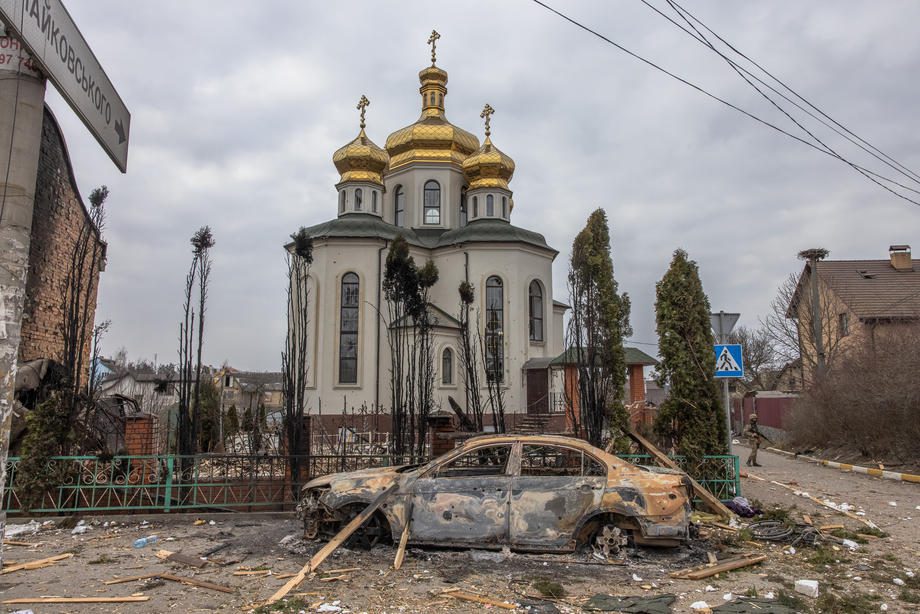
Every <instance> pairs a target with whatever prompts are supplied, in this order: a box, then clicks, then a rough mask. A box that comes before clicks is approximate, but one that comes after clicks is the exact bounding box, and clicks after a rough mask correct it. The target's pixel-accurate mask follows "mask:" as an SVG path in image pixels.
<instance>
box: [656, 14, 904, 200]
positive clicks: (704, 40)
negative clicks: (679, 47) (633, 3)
mask: <svg viewBox="0 0 920 614" xmlns="http://www.w3.org/2000/svg"><path fill="white" fill-rule="evenodd" d="M642 1H643V2H644V1H645V0H642ZM667 2H668V4H670V5H671V8H673V9H674V11H675V12H676V13H677V14H678V15H680V17H681V18H682V19H683V20H684V21H685V22H686V23H687V25H688V26H690V28H692V29H693V31H694V32H696V33H697V35H698V36H699V37H700V38H699V39H698V40H699V41H700V42H702V43H703V44H704V45H706V46H707V47H708V48H709V49H711V50H712V51H713V52H715V53H716V54H717V55H718V56H719V57H721V58H722V59H723V60H725V61H726V62H727V63H728V65H729V66H731V67H732V70H734V71H735V72H736V73H738V76H740V77H741V78H742V79H744V81H745V83H747V84H748V85H750V86H751V87H752V88H754V89H755V90H756V91H757V93H758V94H760V95H761V96H763V98H765V99H766V100H767V101H768V102H769V103H770V104H772V105H773V106H774V107H776V109H777V110H778V111H779V112H780V113H782V114H783V115H785V116H786V117H787V118H788V119H789V121H791V122H792V123H793V124H795V125H796V126H798V128H799V129H800V130H802V131H803V132H804V133H805V134H807V135H808V136H810V137H811V138H812V139H813V140H814V141H815V142H817V143H818V144H819V145H821V148H823V150H824V151H825V153H828V154H829V155H831V156H832V157H834V158H837V159H838V160H840V161H841V162H843V163H844V164H847V165H849V166H850V167H852V168H853V170H855V171H856V172H858V173H859V174H861V175H863V176H864V177H865V178H866V179H868V180H869V181H871V182H872V183H875V184H876V185H878V186H880V187H882V188H883V189H885V190H888V191H889V192H891V193H892V194H894V195H896V196H902V195H901V194H898V193H897V192H895V191H894V190H893V189H891V188H889V187H887V186H885V185H882V184H881V183H879V182H878V181H877V180H876V179H874V178H873V177H870V176H869V174H870V173H871V174H872V175H876V173H874V172H872V171H868V170H867V169H864V168H863V167H861V166H859V165H857V164H854V163H853V162H851V161H850V160H847V159H846V158H844V157H843V156H841V155H840V154H839V153H837V152H836V151H835V150H834V149H833V148H832V147H831V146H830V145H828V144H827V143H825V142H824V141H822V140H821V139H819V138H818V137H817V136H816V135H815V134H814V133H812V132H811V131H810V130H809V129H808V128H806V127H805V126H803V125H802V124H801V123H799V121H798V120H796V119H795V118H794V117H793V116H792V115H791V114H789V112H788V111H786V109H784V108H783V107H781V106H780V105H779V104H778V103H777V102H776V101H775V100H773V99H772V98H770V96H768V95H767V94H766V93H764V91H763V90H761V89H760V88H759V87H757V86H756V85H754V84H753V83H751V81H750V79H748V78H747V77H745V76H744V74H743V73H742V72H741V70H739V68H738V66H737V65H736V64H735V63H734V62H733V61H732V60H730V59H729V58H728V57H726V56H725V54H723V53H722V52H721V51H719V50H718V49H716V48H715V46H714V45H713V44H712V43H711V42H709V39H707V38H706V37H705V36H704V35H703V34H702V33H700V31H699V30H697V29H696V27H695V26H694V25H693V24H692V23H690V20H689V19H687V17H685V16H684V15H683V13H681V12H680V10H678V8H677V6H676V5H675V3H674V2H672V0H667ZM646 4H647V3H646ZM896 170H897V169H896ZM884 179H886V181H891V182H892V183H895V184H897V185H899V186H901V187H902V188H904V189H906V190H910V191H912V192H916V193H918V194H920V192H918V191H917V190H915V189H913V188H909V187H907V186H905V185H902V184H900V183H898V182H896V181H894V180H892V179H888V178H884ZM902 197H903V196H902ZM908 200H910V199H908Z"/></svg>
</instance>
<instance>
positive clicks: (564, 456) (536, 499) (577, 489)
mask: <svg viewBox="0 0 920 614" xmlns="http://www.w3.org/2000/svg"><path fill="white" fill-rule="evenodd" d="M606 484H607V469H606V466H605V465H603V464H602V463H600V462H599V461H598V460H597V459H595V458H594V457H592V456H591V455H590V454H586V453H585V452H583V451H582V450H578V449H576V448H568V447H565V446H560V445H555V444H543V443H523V444H522V446H521V454H520V467H519V469H518V471H516V472H515V475H514V476H513V477H512V480H511V522H510V525H509V532H510V539H511V544H512V545H513V546H517V547H520V548H535V549H557V548H563V549H567V548H569V547H571V546H574V543H573V542H572V540H573V539H574V537H575V535H574V533H575V529H576V528H577V526H578V523H579V521H580V520H581V519H582V518H583V517H584V515H585V514H587V513H589V512H591V511H592V510H594V509H596V508H597V507H599V505H600V502H601V498H602V497H603V495H604V488H605V486H606Z"/></svg>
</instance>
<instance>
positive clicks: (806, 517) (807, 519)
mask: <svg viewBox="0 0 920 614" xmlns="http://www.w3.org/2000/svg"><path fill="white" fill-rule="evenodd" d="M802 521H803V522H804V523H805V524H807V525H808V526H813V525H814V524H815V523H814V521H812V519H811V516H809V515H808V514H802Z"/></svg>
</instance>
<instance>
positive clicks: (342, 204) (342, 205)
mask: <svg viewBox="0 0 920 614" xmlns="http://www.w3.org/2000/svg"><path fill="white" fill-rule="evenodd" d="M339 213H345V190H342V191H341V192H339Z"/></svg>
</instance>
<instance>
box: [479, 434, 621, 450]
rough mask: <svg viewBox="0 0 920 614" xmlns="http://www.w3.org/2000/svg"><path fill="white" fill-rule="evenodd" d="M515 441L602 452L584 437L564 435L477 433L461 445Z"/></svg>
mask: <svg viewBox="0 0 920 614" xmlns="http://www.w3.org/2000/svg"><path fill="white" fill-rule="evenodd" d="M517 441H520V442H522V443H553V444H559V445H566V446H571V447H573V448H578V449H580V450H584V451H586V452H593V453H595V454H597V453H603V452H604V451H603V450H601V449H600V448H597V447H595V446H592V445H591V444H590V443H588V442H587V441H585V440H584V439H578V438H577V437H566V436H565V435H515V434H513V433H510V434H499V435H479V436H478V437H471V438H470V439H467V440H466V443H464V444H463V445H464V446H468V445H472V444H481V443H514V442H517Z"/></svg>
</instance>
